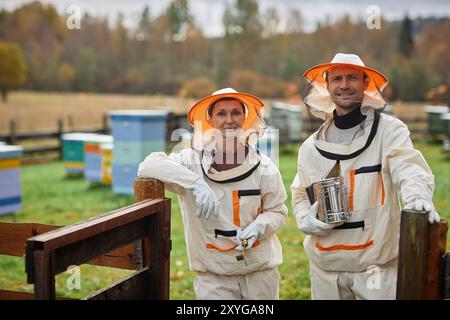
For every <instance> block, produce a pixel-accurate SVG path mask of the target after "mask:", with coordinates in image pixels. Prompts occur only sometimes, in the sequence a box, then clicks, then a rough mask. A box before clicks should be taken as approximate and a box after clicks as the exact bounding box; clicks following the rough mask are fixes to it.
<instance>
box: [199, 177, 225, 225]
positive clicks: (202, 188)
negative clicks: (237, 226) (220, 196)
mask: <svg viewBox="0 0 450 320" xmlns="http://www.w3.org/2000/svg"><path fill="white" fill-rule="evenodd" d="M192 192H193V193H194V198H195V202H196V203H197V216H198V217H200V218H205V219H208V218H209V217H210V216H211V214H213V215H214V216H216V217H217V216H218V215H219V209H220V203H219V200H217V197H216V195H215V194H214V191H212V189H211V188H210V187H209V185H208V184H207V183H206V182H205V181H204V180H203V179H202V178H200V179H197V180H196V181H195V182H194V183H193V184H192Z"/></svg>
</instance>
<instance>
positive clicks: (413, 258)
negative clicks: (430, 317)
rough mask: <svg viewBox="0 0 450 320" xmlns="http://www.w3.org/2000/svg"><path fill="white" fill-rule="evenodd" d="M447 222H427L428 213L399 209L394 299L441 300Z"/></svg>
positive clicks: (442, 294)
mask: <svg viewBox="0 0 450 320" xmlns="http://www.w3.org/2000/svg"><path fill="white" fill-rule="evenodd" d="M447 229H448V225H447V221H445V220H441V221H440V222H439V223H434V224H429V223H428V213H426V212H417V211H411V210H403V211H402V216H401V225H400V243H399V246H400V247H399V262H398V276H397V299H400V300H403V299H408V300H416V299H442V298H443V296H444V293H443V286H442V285H443V283H442V275H443V273H444V272H445V270H444V267H443V257H444V255H445V249H446V244H447Z"/></svg>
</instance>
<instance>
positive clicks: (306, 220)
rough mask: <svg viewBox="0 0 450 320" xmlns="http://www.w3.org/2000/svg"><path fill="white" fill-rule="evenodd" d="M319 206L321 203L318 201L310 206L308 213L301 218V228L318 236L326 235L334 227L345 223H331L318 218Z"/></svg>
mask: <svg viewBox="0 0 450 320" xmlns="http://www.w3.org/2000/svg"><path fill="white" fill-rule="evenodd" d="M318 207H319V203H318V202H317V201H316V202H314V204H313V205H312V206H311V208H309V210H308V213H307V214H306V215H305V216H304V217H303V218H302V219H301V220H300V223H299V228H300V230H302V231H303V232H304V233H306V234H309V235H312V234H313V235H317V236H326V235H328V234H329V233H330V232H331V230H332V229H333V228H334V227H336V226H339V225H341V224H343V223H344V222H341V223H333V224H329V223H325V222H322V221H320V220H319V219H317V218H316V217H317V210H318Z"/></svg>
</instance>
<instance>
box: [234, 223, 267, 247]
mask: <svg viewBox="0 0 450 320" xmlns="http://www.w3.org/2000/svg"><path fill="white" fill-rule="evenodd" d="M260 235H261V231H259V229H258V228H257V226H256V225H255V224H253V223H251V224H249V225H248V226H247V228H245V229H244V230H242V231H241V230H237V235H236V240H237V244H238V246H237V247H236V248H235V250H237V251H242V250H244V249H245V250H250V249H251V248H252V247H253V244H254V243H255V241H256V240H258V238H259V237H260ZM244 240H245V241H244ZM245 242H246V243H245Z"/></svg>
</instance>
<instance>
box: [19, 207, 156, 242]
mask: <svg viewBox="0 0 450 320" xmlns="http://www.w3.org/2000/svg"><path fill="white" fill-rule="evenodd" d="M162 208H163V207H162V200H160V199H156V200H147V201H143V202H140V203H136V204H132V205H130V206H127V207H124V208H120V209H118V210H115V211H112V212H109V213H107V214H105V215H102V216H98V217H94V218H91V219H89V220H86V221H82V222H79V223H76V224H73V225H70V226H67V227H63V228H60V229H57V230H54V231H50V232H47V233H45V234H42V235H38V236H35V237H33V238H31V239H28V241H34V242H36V243H41V245H42V247H41V248H39V249H41V250H52V249H55V248H58V247H63V246H67V245H69V244H71V243H74V242H77V241H80V240H83V239H86V238H89V237H92V236H93V235H96V234H98V233H99V232H104V231H108V230H111V229H114V228H117V227H119V226H121V225H124V224H127V223H130V222H133V221H136V220H140V219H143V218H145V217H147V216H150V215H152V214H155V213H157V212H158V211H161V210H162Z"/></svg>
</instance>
